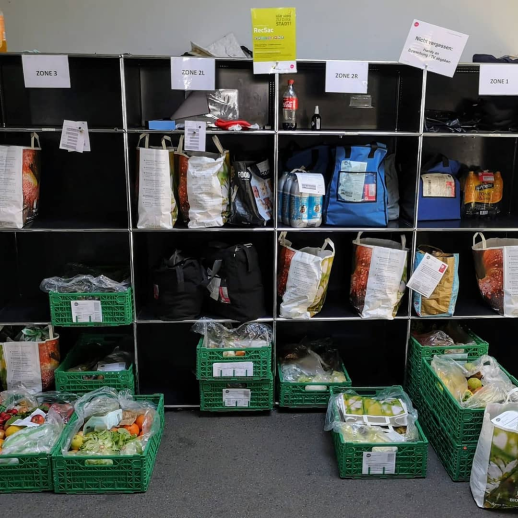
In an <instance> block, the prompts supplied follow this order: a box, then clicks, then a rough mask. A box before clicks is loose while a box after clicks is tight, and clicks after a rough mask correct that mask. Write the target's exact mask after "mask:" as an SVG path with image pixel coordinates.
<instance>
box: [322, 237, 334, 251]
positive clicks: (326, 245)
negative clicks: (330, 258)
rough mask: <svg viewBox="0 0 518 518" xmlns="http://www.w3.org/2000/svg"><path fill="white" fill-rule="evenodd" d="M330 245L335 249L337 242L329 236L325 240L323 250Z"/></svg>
mask: <svg viewBox="0 0 518 518" xmlns="http://www.w3.org/2000/svg"><path fill="white" fill-rule="evenodd" d="M328 245H329V248H330V249H331V250H332V251H333V253H334V251H335V244H334V243H333V242H332V241H331V239H330V238H327V239H326V240H325V241H324V244H323V245H322V250H325V249H326V248H327V247H328Z"/></svg>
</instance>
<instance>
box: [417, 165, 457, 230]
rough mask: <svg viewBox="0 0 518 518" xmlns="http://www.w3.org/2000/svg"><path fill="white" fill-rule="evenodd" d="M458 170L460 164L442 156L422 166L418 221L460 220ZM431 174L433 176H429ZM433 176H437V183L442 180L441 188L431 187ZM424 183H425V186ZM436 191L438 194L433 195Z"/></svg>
mask: <svg viewBox="0 0 518 518" xmlns="http://www.w3.org/2000/svg"><path fill="white" fill-rule="evenodd" d="M460 169H461V164H460V162H457V161H456V160H450V159H449V158H446V157H445V156H443V155H438V156H435V157H434V158H433V159H432V160H430V161H429V162H428V164H425V165H424V166H423V168H422V170H423V173H422V174H421V178H420V179H419V207H418V210H417V220H418V221H436V220H441V219H460V206H461V193H460V182H459V180H458V178H457V175H458V173H459V171H460ZM431 174H433V175H434V176H429V175H431ZM435 175H438V176H437V181H439V180H440V179H443V180H442V181H441V184H440V185H442V188H441V187H438V188H437V187H434V186H433V180H434V177H435ZM445 175H450V176H451V177H452V179H448V178H447V177H446V176H445ZM424 182H426V183H427V185H426V186H425V185H424ZM428 184H429V185H428ZM425 187H426V189H425ZM437 189H439V190H440V192H439V191H438V193H439V194H438V195H435V194H434V190H437ZM425 191H426V192H425Z"/></svg>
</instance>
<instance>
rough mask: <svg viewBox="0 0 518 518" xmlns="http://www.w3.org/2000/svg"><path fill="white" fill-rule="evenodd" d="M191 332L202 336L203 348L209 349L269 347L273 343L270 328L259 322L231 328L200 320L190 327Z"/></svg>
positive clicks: (207, 320)
mask: <svg viewBox="0 0 518 518" xmlns="http://www.w3.org/2000/svg"><path fill="white" fill-rule="evenodd" d="M192 331H194V332H195V333H198V334H200V335H202V336H203V347H207V348H209V349H214V348H216V349H232V348H236V349H238V348H239V349H247V348H249V347H269V346H270V345H271V344H272V342H273V331H272V328H271V327H270V326H269V325H267V324H261V323H259V322H249V323H247V324H243V325H241V326H239V327H236V328H232V327H230V325H224V324H219V323H218V322H213V321H211V320H209V319H204V318H202V319H200V320H199V321H198V322H196V324H194V325H193V326H192Z"/></svg>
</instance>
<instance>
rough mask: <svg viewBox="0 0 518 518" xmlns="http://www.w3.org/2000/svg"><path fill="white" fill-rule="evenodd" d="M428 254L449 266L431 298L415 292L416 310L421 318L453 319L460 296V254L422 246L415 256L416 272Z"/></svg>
mask: <svg viewBox="0 0 518 518" xmlns="http://www.w3.org/2000/svg"><path fill="white" fill-rule="evenodd" d="M426 253H429V254H430V255H432V256H433V257H436V258H437V259H439V260H440V261H442V262H443V263H445V264H447V265H448V268H447V269H446V271H445V272H444V274H443V276H442V278H441V280H440V281H439V284H437V286H436V288H435V290H434V291H433V293H432V295H431V297H430V298H428V299H427V298H425V297H423V296H422V295H421V294H420V293H417V291H414V292H413V301H414V309H415V312H416V313H417V315H418V316H420V317H439V316H440V317H451V316H453V314H454V313H455V304H456V303H457V296H458V294H459V254H448V253H445V252H443V251H442V250H439V249H438V248H435V247H431V246H429V245H422V246H420V247H419V248H418V250H417V252H416V255H415V264H414V270H415V269H416V268H417V267H418V266H419V264H420V263H421V261H422V260H423V258H424V257H425V255H426Z"/></svg>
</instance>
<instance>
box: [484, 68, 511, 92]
mask: <svg viewBox="0 0 518 518" xmlns="http://www.w3.org/2000/svg"><path fill="white" fill-rule="evenodd" d="M478 93H479V95H518V67H517V66H516V64H513V63H506V64H497V65H493V64H488V65H480V74H479V84H478Z"/></svg>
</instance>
